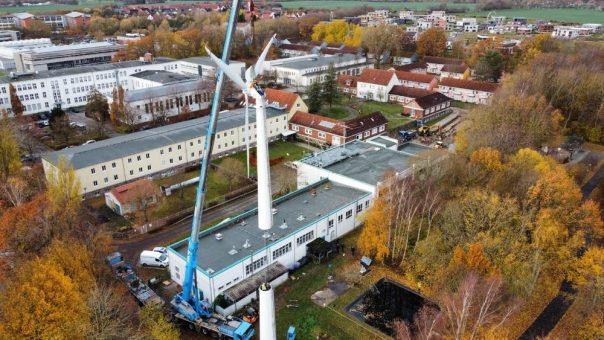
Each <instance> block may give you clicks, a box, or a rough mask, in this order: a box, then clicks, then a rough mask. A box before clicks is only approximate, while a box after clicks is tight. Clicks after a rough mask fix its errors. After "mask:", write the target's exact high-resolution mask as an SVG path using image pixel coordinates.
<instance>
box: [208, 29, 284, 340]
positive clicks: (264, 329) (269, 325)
mask: <svg viewBox="0 0 604 340" xmlns="http://www.w3.org/2000/svg"><path fill="white" fill-rule="evenodd" d="M274 39H275V35H273V36H272V37H271V39H270V40H269V42H268V44H267V45H266V47H265V48H264V50H263V51H262V54H261V55H260V57H259V58H258V60H257V61H256V64H255V65H253V66H250V67H249V68H248V69H247V70H246V71H245V81H243V79H242V78H241V75H240V74H239V73H237V72H235V71H234V70H233V69H231V68H229V66H228V65H227V64H225V63H224V62H223V61H222V60H220V59H219V58H218V57H216V56H215V55H214V54H212V52H211V51H210V50H209V49H208V48H207V47H206V52H207V53H208V55H209V56H210V58H212V61H214V63H215V64H216V65H217V66H218V67H219V68H220V69H221V70H222V72H224V74H226V75H227V77H229V78H230V79H231V80H232V81H233V82H234V83H235V84H236V85H237V86H238V87H240V88H241V90H242V91H243V95H244V96H245V98H246V106H247V99H248V96H251V97H252V98H254V99H255V101H256V135H257V137H256V160H257V162H256V167H257V173H258V174H257V176H258V227H259V228H260V230H264V231H265V235H270V234H269V230H270V229H271V227H272V226H273V213H272V209H271V208H272V194H271V177H270V167H269V158H268V136H267V133H266V103H265V98H264V91H263V90H262V89H261V88H260V87H258V86H257V85H256V77H257V76H258V75H261V74H262V72H263V70H264V60H265V59H266V55H267V54H268V51H269V49H270V48H271V45H272V43H273V40H274ZM246 116H247V110H246ZM247 132H248V131H247V127H246V141H248V136H247ZM248 143H249V142H248ZM248 149H249V144H248ZM248 159H249V156H248ZM248 168H249V167H248ZM265 240H266V242H268V238H267V237H265ZM259 296H260V339H261V340H275V339H277V330H276V324H275V295H274V292H273V289H272V287H271V285H270V283H269V282H268V280H266V282H264V283H263V284H262V285H260V293H259Z"/></svg>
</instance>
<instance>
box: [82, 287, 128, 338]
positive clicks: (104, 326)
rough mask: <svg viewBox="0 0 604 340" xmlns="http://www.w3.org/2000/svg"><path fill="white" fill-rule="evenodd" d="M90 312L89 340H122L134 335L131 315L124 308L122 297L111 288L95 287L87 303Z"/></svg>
mask: <svg viewBox="0 0 604 340" xmlns="http://www.w3.org/2000/svg"><path fill="white" fill-rule="evenodd" d="M86 304H87V306H88V311H89V312H90V321H91V322H90V327H89V328H88V332H87V333H88V334H86V335H87V336H86V337H87V338H90V339H121V338H128V337H129V335H132V334H129V333H133V332H132V330H131V326H130V322H129V319H130V315H129V314H128V312H127V310H126V309H125V308H124V303H123V301H122V297H121V296H119V295H117V294H116V293H115V292H114V291H113V289H111V288H110V287H107V286H104V285H101V286H98V285H97V286H95V287H94V288H93V289H92V291H91V292H90V296H89V297H88V301H87V303H86Z"/></svg>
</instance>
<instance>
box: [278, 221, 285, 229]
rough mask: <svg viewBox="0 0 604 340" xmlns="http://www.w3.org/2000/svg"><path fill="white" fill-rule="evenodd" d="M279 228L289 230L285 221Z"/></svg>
mask: <svg viewBox="0 0 604 340" xmlns="http://www.w3.org/2000/svg"><path fill="white" fill-rule="evenodd" d="M279 228H281V229H287V223H285V220H283V223H281V225H280V226H279Z"/></svg>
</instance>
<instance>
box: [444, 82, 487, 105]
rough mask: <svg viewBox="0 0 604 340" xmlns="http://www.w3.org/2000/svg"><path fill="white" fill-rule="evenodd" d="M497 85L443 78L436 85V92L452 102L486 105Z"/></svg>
mask: <svg viewBox="0 0 604 340" xmlns="http://www.w3.org/2000/svg"><path fill="white" fill-rule="evenodd" d="M498 88H499V84H496V83H489V82H485V81H477V80H467V79H453V78H443V79H441V81H440V84H439V85H438V92H440V93H442V94H444V95H446V96H447V97H449V98H451V99H453V100H459V101H462V102H466V103H474V104H487V103H488V101H489V99H490V98H491V96H493V93H494V92H495V91H496V90H497V89H498Z"/></svg>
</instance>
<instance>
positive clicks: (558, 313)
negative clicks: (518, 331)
mask: <svg viewBox="0 0 604 340" xmlns="http://www.w3.org/2000/svg"><path fill="white" fill-rule="evenodd" d="M602 178H604V165H601V166H600V168H599V169H598V170H597V171H596V172H595V173H594V174H593V176H591V178H590V179H589V180H588V181H587V182H586V183H585V184H584V185H583V186H582V187H581V193H582V194H583V199H587V198H588V197H589V195H590V194H591V192H592V191H593V190H594V189H595V188H596V186H597V185H598V183H600V181H601V180H602ZM575 293H576V290H575V289H574V288H573V286H572V284H571V283H570V282H569V281H567V280H564V281H562V284H561V285H560V291H559V292H558V295H557V296H556V297H555V298H553V299H552V300H551V301H550V303H549V304H548V305H547V306H546V307H545V309H543V311H542V312H541V314H539V316H538V317H537V318H536V319H535V321H533V323H532V324H531V325H530V326H529V327H528V328H527V329H526V331H524V333H522V335H521V336H520V338H519V339H520V340H532V339H537V338H545V337H547V335H548V334H549V332H551V331H552V330H553V329H554V327H556V325H557V324H558V322H559V321H560V319H562V317H563V316H564V314H566V311H568V309H569V308H570V306H571V305H572V304H573V302H574V301H575Z"/></svg>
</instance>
